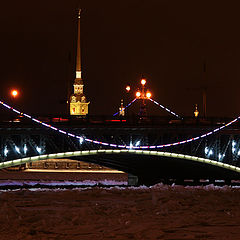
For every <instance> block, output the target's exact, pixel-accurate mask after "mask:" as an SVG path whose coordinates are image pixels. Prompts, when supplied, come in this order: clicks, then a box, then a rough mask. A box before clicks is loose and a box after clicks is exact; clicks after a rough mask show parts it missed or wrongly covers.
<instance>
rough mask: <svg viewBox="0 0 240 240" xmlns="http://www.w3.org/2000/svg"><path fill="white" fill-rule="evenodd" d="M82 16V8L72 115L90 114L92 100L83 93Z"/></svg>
mask: <svg viewBox="0 0 240 240" xmlns="http://www.w3.org/2000/svg"><path fill="white" fill-rule="evenodd" d="M80 17H81V9H79V11H78V38H77V59H76V78H75V81H74V84H73V94H72V95H71V96H70V115H75V116H82V117H85V116H86V115H87V114H88V104H89V103H90V102H87V99H86V96H85V95H84V94H83V86H84V84H83V80H82V69H81V48H80Z"/></svg>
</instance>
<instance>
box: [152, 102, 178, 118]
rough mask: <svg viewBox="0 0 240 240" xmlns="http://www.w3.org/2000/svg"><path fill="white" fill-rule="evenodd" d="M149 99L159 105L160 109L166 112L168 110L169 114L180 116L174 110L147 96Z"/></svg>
mask: <svg viewBox="0 0 240 240" xmlns="http://www.w3.org/2000/svg"><path fill="white" fill-rule="evenodd" d="M149 100H150V101H152V102H153V103H155V104H156V105H158V106H160V107H161V108H162V109H164V110H166V111H167V112H169V113H170V114H172V115H174V116H176V117H177V118H181V117H180V116H179V115H178V114H176V113H175V112H173V111H171V110H170V109H168V108H166V107H164V106H163V105H162V104H160V103H158V102H157V101H155V100H153V99H151V98H149Z"/></svg>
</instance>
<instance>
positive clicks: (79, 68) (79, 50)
mask: <svg viewBox="0 0 240 240" xmlns="http://www.w3.org/2000/svg"><path fill="white" fill-rule="evenodd" d="M80 17H81V9H79V10H78V38H77V61H76V78H78V79H82V72H81V71H82V70H81V47H80Z"/></svg>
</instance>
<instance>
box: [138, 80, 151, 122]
mask: <svg viewBox="0 0 240 240" xmlns="http://www.w3.org/2000/svg"><path fill="white" fill-rule="evenodd" d="M146 83H147V81H146V79H145V78H142V79H141V89H138V90H137V92H136V98H138V99H141V100H142V101H141V105H140V111H139V116H140V118H141V119H142V118H145V117H146V115H147V111H146V100H147V99H150V98H151V96H152V94H151V92H150V91H149V90H146V88H145V85H146Z"/></svg>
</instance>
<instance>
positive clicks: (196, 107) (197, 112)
mask: <svg viewBox="0 0 240 240" xmlns="http://www.w3.org/2000/svg"><path fill="white" fill-rule="evenodd" d="M198 115H199V111H198V106H197V104H195V111H194V116H195V117H196V118H197V117H198Z"/></svg>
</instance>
